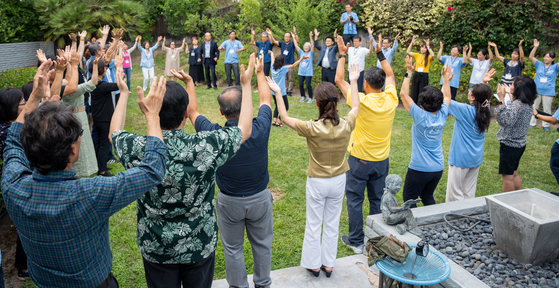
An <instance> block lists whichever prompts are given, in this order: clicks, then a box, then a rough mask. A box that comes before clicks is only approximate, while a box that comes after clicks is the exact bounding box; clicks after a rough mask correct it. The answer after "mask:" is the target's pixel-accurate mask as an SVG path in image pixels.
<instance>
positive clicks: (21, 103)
mask: <svg viewBox="0 0 559 288" xmlns="http://www.w3.org/2000/svg"><path fill="white" fill-rule="evenodd" d="M25 104H27V101H25V100H23V102H20V103H19V105H25Z"/></svg>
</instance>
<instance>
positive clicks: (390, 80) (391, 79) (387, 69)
mask: <svg viewBox="0 0 559 288" xmlns="http://www.w3.org/2000/svg"><path fill="white" fill-rule="evenodd" d="M381 43H382V35H380V34H379V35H378V42H377V47H376V52H377V58H378V60H379V61H380V65H381V66H382V70H384V73H385V74H386V80H385V81H384V85H385V86H388V85H394V87H396V77H395V76H394V71H392V66H390V63H388V60H386V58H384V53H382V44H381Z"/></svg>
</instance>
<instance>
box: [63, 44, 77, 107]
mask: <svg viewBox="0 0 559 288" xmlns="http://www.w3.org/2000/svg"><path fill="white" fill-rule="evenodd" d="M79 63H80V55H79V54H78V52H76V51H72V54H71V56H70V67H69V69H71V70H72V76H71V77H70V81H68V85H67V86H66V88H64V93H63V95H61V96H62V97H64V96H66V95H70V94H72V93H75V92H76V91H78V80H79V78H80V76H79V74H78V66H79Z"/></svg>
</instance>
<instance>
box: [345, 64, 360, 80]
mask: <svg viewBox="0 0 559 288" xmlns="http://www.w3.org/2000/svg"><path fill="white" fill-rule="evenodd" d="M348 69H349V82H351V83H353V81H357V79H359V75H360V74H361V71H360V70H359V64H356V63H353V64H351V65H349V67H348Z"/></svg>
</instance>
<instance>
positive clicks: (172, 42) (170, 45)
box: [169, 41, 175, 49]
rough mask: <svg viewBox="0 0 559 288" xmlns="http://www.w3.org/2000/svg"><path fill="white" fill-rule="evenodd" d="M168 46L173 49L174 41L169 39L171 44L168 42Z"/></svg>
mask: <svg viewBox="0 0 559 288" xmlns="http://www.w3.org/2000/svg"><path fill="white" fill-rule="evenodd" d="M169 47H171V49H175V41H171V44H169Z"/></svg>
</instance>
